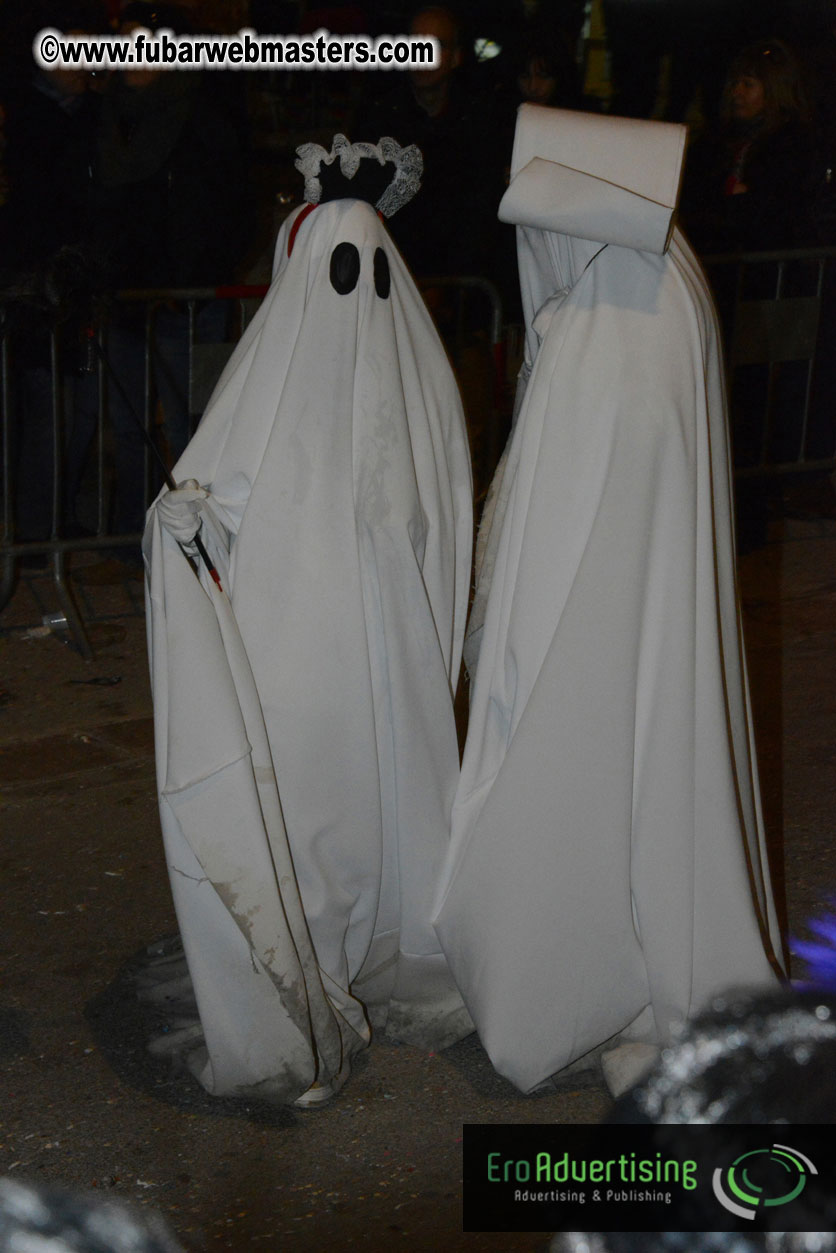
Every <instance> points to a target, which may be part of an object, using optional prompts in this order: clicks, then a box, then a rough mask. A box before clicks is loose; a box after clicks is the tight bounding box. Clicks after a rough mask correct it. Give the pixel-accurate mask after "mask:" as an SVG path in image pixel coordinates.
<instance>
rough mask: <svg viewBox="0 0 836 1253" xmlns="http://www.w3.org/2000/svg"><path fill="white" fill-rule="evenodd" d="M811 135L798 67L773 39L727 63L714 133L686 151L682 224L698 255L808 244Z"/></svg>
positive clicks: (813, 165)
mask: <svg viewBox="0 0 836 1253" xmlns="http://www.w3.org/2000/svg"><path fill="white" fill-rule="evenodd" d="M817 155H818V145H817V133H816V130H815V127H814V125H813V117H812V109H811V106H810V103H809V100H808V93H807V86H806V83H805V81H804V74H803V70H802V66H801V63H800V61H799V59H798V57H797V56H796V54H795V52H794V51H793V49H792V48H790V47H789V45H788V44H785V43H783V42H782V41H780V40H777V39H770V40H765V41H761V42H759V43H755V44H750V45H749V46H748V47H746V48H744V49H743V51H742V52H740V53H739V54H738V55H737V56H736V57H735V58H734V60H733V61H732V63H731V65H730V67H729V71H728V74H727V76H726V83H725V87H724V89H723V97H722V102H721V108H720V120H719V123H718V125H717V126H716V127H715V128H714V129H713V130H711V131H709V132H707V133H706V134H705V135H704V136H703V137H702V138H701V139H699V140H698V141H697V142H696V143H695V144H694V146H693V148H692V150H691V152H690V153H689V156H688V162H687V166H686V172H685V182H684V186H683V194H682V214H681V216H682V223H683V226H684V229H685V231H686V233H687V234H688V236H689V238H690V239H691V241H692V242H693V243H694V245H695V246H696V247H697V249H698V250H700V251H702V252H734V251H737V250H747V251H750V252H755V251H759V250H763V249H770V248H772V249H774V248H793V247H802V246H804V244H805V243H807V242H809V239H810V233H811V229H812V228H811V214H812V208H813V203H814V200H815V196H816V182H817V178H818V177H819V174H820V173H821V171H820V170H819V162H818V160H817Z"/></svg>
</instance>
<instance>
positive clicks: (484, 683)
mask: <svg viewBox="0 0 836 1253" xmlns="http://www.w3.org/2000/svg"><path fill="white" fill-rule="evenodd" d="M684 141H685V128H684V127H679V126H674V125H667V124H662V123H652V122H633V121H624V120H622V119H612V118H603V117H598V116H592V115H586V114H578V113H567V112H564V111H561V110H552V109H545V108H541V107H538V106H533V105H524V106H522V108H521V110H520V113H519V116H518V122H517V131H516V137H515V145H514V155H513V165H512V180H511V183H510V186H509V188H508V191H507V192H506V194H505V197H504V198H503V201H502V204H501V206H500V217H501V218H502V219H503V220H505V221H509V222H514V223H516V224H517V241H518V254H519V267H520V278H521V286H522V298H523V306H524V314H525V321H526V366H525V367H524V371H523V373H524V375H527V374H530V377H529V378H528V382H527V386H525V392H524V396H523V398H522V402H521V404H520V405H519V408H518V416H517V418H516V423H515V426H514V429H513V431H512V435H511V439H510V441H509V446H508V449H507V451H506V454H505V458H504V461H503V462H502V464H501V467H500V470H499V471H498V474H497V478H496V480H495V483H494V486H493V498H492V510H493V514H492V521H490V522H489V523H487V524H486V525H488V526H489V531H488V532H487V534H486V535H485V534H483V535H482V536H481V545H480V547H481V550H482V557H481V572H480V575H479V583H478V587H477V597H476V603H475V607H474V620H473V633H474V639H473V643H474V645H475V644H478V664H477V666H476V673H475V682H474V686H473V694H472V700H471V712H470V724H469V730H468V737H467V743H466V746H465V752H464V760H463V765H462V773H461V778H460V782H459V786H458V791H457V794H456V800H455V803H454V809H453V826H452V839H451V847H450V853H449V855H448V860H447V864H446V866H445V870H444V872H443V876H442V880H441V885H440V891H439V896H438V899H437V916H436V928H437V931H438V934H439V937H440V939H441V943H442V947H443V949H444V951H445V953H446V954H447V958H448V961H449V963H450V966H451V969H452V971H453V973H454V975H455V978H456V981H457V983H458V985H459V989H460V990H461V992H462V994H463V996H464V999H465V1002H466V1004H467V1006H468V1009H469V1010H470V1013H471V1015H472V1017H473V1020H474V1022H475V1024H476V1027H477V1030H478V1032H479V1035H480V1038H481V1040H482V1043H483V1044H484V1047H485V1049H486V1050H487V1052H488V1054H489V1055H490V1057H491V1060H492V1061H493V1064H494V1066H495V1067H496V1068H497V1070H499V1071H500V1072H501V1073H502V1074H504V1075H506V1076H507V1077H508V1078H509V1079H511V1080H512V1081H513V1083H515V1084H516V1085H517V1086H518V1087H519V1088H521V1089H522V1090H524V1091H529V1090H531V1089H532V1088H534V1087H535V1086H536V1085H538V1084H539V1083H540V1082H542V1081H543V1080H544V1079H546V1078H547V1077H549V1076H552V1075H554V1074H555V1073H557V1072H559V1071H560V1070H562V1069H563V1068H564V1067H566V1066H567V1065H569V1064H570V1063H572V1062H574V1061H576V1060H577V1059H579V1058H581V1057H582V1056H583V1055H584V1054H587V1053H589V1052H590V1051H591V1050H593V1049H596V1048H597V1047H598V1046H600V1045H603V1044H604V1042H606V1041H613V1042H614V1043H615V1042H616V1041H618V1042H619V1044H620V1045H621V1048H624V1047H625V1046H624V1042H625V1041H628V1042H630V1043H629V1044H628V1045H627V1046H626V1049H627V1051H629V1050H630V1049H638V1050H639V1051H640V1052H641V1051H642V1050H646V1054H645V1061H647V1060H649V1057H650V1056H651V1055H652V1052H653V1049H654V1047H655V1046H658V1045H660V1044H663V1043H664V1042H665V1041H666V1040H668V1039H670V1038H671V1033H672V1031H673V1030H674V1029H675V1027H676V1024H677V1023H679V1022H681V1021H682V1020H684V1019H687V1018H689V1017H690V1016H691V1015H692V1014H693V1013H694V1012H695V1011H697V1010H700V1009H702V1008H704V1007H705V1006H706V1004H707V1003H708V1002H709V1001H710V999H711V998H712V996H713V995H714V994H716V993H719V992H721V991H722V990H723V989H726V988H727V987H729V986H731V985H737V986H740V985H746V986H758V985H763V986H769V985H771V984H772V985H774V984H775V983H776V979H777V978H778V976H777V975H776V973H775V972H776V969H778V968H779V962H778V958H777V957H776V954H777V953H779V952H780V937H779V931H778V925H777V920H776V913H775V909H774V903H773V900H772V896H771V891H770V880H769V872H768V866H767V859H766V853H765V847H764V838H763V826H762V819H761V813H760V803H759V793H758V782H757V775H756V764H755V756H754V745H753V740H752V730H751V715H750V707H749V699H748V689H747V679H746V669H745V662H744V656H743V650H742V640H741V633H740V620H739V603H738V597H737V591H736V583H735V556H734V542H733V532H732V508H731V488H730V462H729V446H728V435H727V425H726V416H725V400H724V387H723V377H722V361H721V350H720V344H719V338H718V329H717V324H716V318H715V314H714V310H713V306H712V302H711V299H710V295H709V292H708V289H707V286H706V282H705V279H704V277H703V275H702V273H701V271H700V269H699V266H698V264H697V263H696V261H695V259H694V257H693V255H692V253H691V250H690V248H689V246H688V244H687V243H686V241H685V239H684V238H683V237H682V236H681V234H680V233H679V232H678V231H677V230H676V229H672V221H673V215H674V210H675V206H676V200H677V195H678V188H679V180H680V170H681V165H682V158H683V149H684ZM473 651H474V652H476V648H475V647H474V649H473ZM621 1048H620V1049H619V1050H614V1051H621ZM605 1069H606V1068H605Z"/></svg>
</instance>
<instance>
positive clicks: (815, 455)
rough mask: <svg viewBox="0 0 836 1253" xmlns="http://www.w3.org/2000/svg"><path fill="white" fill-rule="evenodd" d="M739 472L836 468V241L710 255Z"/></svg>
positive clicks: (706, 262)
mask: <svg viewBox="0 0 836 1253" xmlns="http://www.w3.org/2000/svg"><path fill="white" fill-rule="evenodd" d="M703 265H704V267H705V269H706V272H707V274H708V277H709V280H710V281H711V284H712V287H713V289H714V295H715V301H716V304H717V308H718V312H719V315H720V321H721V325H722V328H723V338H724V341H725V349H726V365H727V373H728V390H729V408H730V417H731V427H732V445H733V450H734V462H735V473H736V475H737V477H738V478H752V477H772V476H777V475H787V474H797V473H799V472H802V471H804V472H806V471H814V470H833V469H836V353H834V342H836V248H809V249H798V250H794V251H783V252H758V253H737V254H731V255H724V256H707V257H704V258H703Z"/></svg>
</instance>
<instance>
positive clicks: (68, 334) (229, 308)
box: [0, 277, 504, 660]
mask: <svg viewBox="0 0 836 1253" xmlns="http://www.w3.org/2000/svg"><path fill="white" fill-rule="evenodd" d="M421 286H422V287H423V288H425V289H430V288H436V289H442V290H443V291H444V292H445V293H446V296H447V297H449V302H448V313H450V314H451V316H450V318H449V324H448V325H446V326H444V327H442V328H441V330H442V336H443V338H444V339H445V343H446V345H447V348H448V351H449V353H450V356H451V359H452V360H453V361H454V362H455V361H456V359H457V355H458V356H460V355H461V350H462V349H463V348H465V347H466V345H467V344H468V341H469V339H471V338H472V335H473V333H474V330H475V331H476V333H477V335H478V336H479V337H480V339H481V340H482V341H484V344H485V348H486V352H487V353H488V361H489V363H490V368H491V369H492V372H493V374H492V378H491V381H490V385H489V394H490V397H491V401H492V403H493V401H494V400H495V399H496V398H497V397H498V396H499V394H500V389H501V387H502V385H503V383H504V366H503V357H502V351H503V326H502V308H501V303H500V300H499V296H498V294H497V292H496V290H495V288H493V287H492V285H491V284H490V283H487V282H485V281H484V280H482V279H479V278H471V277H463V278H440V279H430V280H427V281H426V282H422V284H421ZM266 291H267V287H266V286H265V285H244V286H235V287H218V288H196V289H178V290H167V289H166V290H144V291H128V292H121V293H119V294H118V295H117V296H116V297H114V298H113V299H111V300H108V301H101V302H97V303H96V304H95V305H94V307H93V309H92V311H91V310H89V309H86V310H85V315H84V316H83V317H81V316H79V314H78V311H75V312H74V313H65V311H64V310H61V309H49V308H47V307H45V306H43V305H42V304H41V305H38V304H36V303H33V302H31V301H29V302H28V303H27V301H26V300H25V299H21V298H20V297H19V296H16V297H14V298H9V299H5V300H4V299H3V298H2V297H0V455H2V531H0V612H2V610H3V609H5V607H6V606H7V604H8V603H9V601H10V599H11V597H12V594H13V592H14V589H15V585H16V579H17V575H18V570H19V564H20V562H21V561H22V560H24V559H26V558H42V559H44V560H45V562H46V570H47V571H48V573H49V574H50V575H51V580H52V585H53V588H54V594H55V596H56V598H57V601H58V604H59V605H60V608H61V611H62V613H63V615H64V618H65V619H66V622H67V628H68V630H69V632H70V634H71V635H72V638H73V640H74V642H75V643H76V645H77V647H78V649H79V651H80V652H81V653H82V655H83V656H84V657H85V658H87V659H88V660H89V659H90V658H92V655H93V652H92V648H91V646H90V642H89V639H88V635H87V632H86V630H85V626H84V621H83V617H82V615H81V614H80V612H79V610H78V607H77V603H76V598H75V596H74V594H73V588H72V578H71V571H70V569H69V565H68V559H69V558H70V556H71V555H72V554H73V553H80V552H84V553H88V552H96V553H101V554H102V555H103V556H106V555H108V554H113V553H115V552H117V551H118V550H120V549H122V550H124V549H126V547H128V546H133V547H134V548H135V549H136V547H137V546H138V544H139V541H140V538H141V534H140V532H139V530H137V529H133V530H125V529H124V528H122V529H119V528H114V526H113V523H112V517H111V515H112V506H113V499H114V469H113V466H114V443H115V441H114V434H113V430H112V421H111V420H110V409H111V406H112V404H113V403H114V397H115V395H116V393H117V391H118V392H119V393H120V394H121V401H122V408H123V411H125V410H126V409H127V408H130V409H131V410H132V411H133V412H134V413H135V417H136V421H137V422H138V423H139V424H140V425H141V426H142V427H143V429H144V431H145V432H146V433H147V435H148V436H149V437H150V439H151V441H152V442H153V443H156V444H157V445H158V446H159V444H160V439H159V435H160V427H159V425H158V417H159V413H160V405H159V400H160V397H159V393H160V390H161V388H162V387H163V385H165V386H167V387H168V388H169V391H171V389H172V388H173V387H174V385H175V383H177V382H178V380H176V379H173V378H172V377H167V373H166V371H167V366H166V362H165V361H164V360H162V359H161V353H160V339H159V336H158V333H157V328H158V323H159V322H160V320H161V319H162V318H164V317H165V316H167V315H168V313H170V312H172V311H175V310H179V311H181V313H182V314H183V315H184V317H183V319H182V320H183V324H184V326H185V327H186V334H185V339H184V343H185V347H186V361H187V368H186V369H185V372H184V373H183V374H182V376H181V378H180V379H179V387H178V391H179V392H182V393H185V394H182V395H181V396H180V400H181V401H182V407H183V409H184V410H185V412H186V414H187V416H188V423H189V429H190V430H193V429H194V427H195V425H196V423H197V421H198V420H199V418H200V415H201V414H202V412H203V410H204V408H205V406H206V403H207V401H208V399H209V396H210V395H211V392H212V389H213V388H214V386H215V383H216V382H217V379H218V378H219V377H220V374H221V372H222V370H223V367H224V365H225V364H226V361H227V360H228V358H229V356H230V354H231V352H232V350H233V348H234V345H235V342H237V339H238V338H239V337H240V335H241V334H242V333H243V330H244V328H245V326H246V325H247V322H248V321H249V319H250V317H251V316H252V314H253V312H254V309H255V307H257V303H258V302H259V301H260V299H261V297H263V295H264V293H265V292H266ZM218 302H222V304H223V308H224V310H225V311H226V314H227V315H228V318H227V320H228V325H227V326H226V328H225V333H224V334H223V336H217V337H213V338H212V339H211V340H210V341H206V340H201V338H200V322H201V317H202V311H203V310H204V309H205V308H206V307H207V306H209V305H217V304H218ZM474 302H475V304H474ZM21 309H23V310H27V309H28V313H27V314H26V315H25V316H24V317H23V318H22V319H21V318H20V317H19V314H20V312H21ZM132 309H133V310H136V313H135V315H134V316H133V317H132V318H131V317H129V318H128V320H129V322H130V324H131V326H132V327H133V328H134V330H135V331H136V334H137V343H138V344H139V349H138V351H139V352H141V371H140V370H139V369H138V370H137V374H139V373H140V372H141V383H140V384H138V386H136V387H135V388H133V389H132V388H127V389H126V388H125V386H124V380H123V379H120V371H119V370H118V369H115V368H114V365H113V363H112V362H111V360H110V355H111V353H110V348H111V342H110V341H111V340H112V338H113V333H114V328H115V327H116V325H117V324H118V323H119V321H120V319H122V320H124V317H125V316H126V315H127V311H129V310H132ZM91 312H92V316H90V314H91ZM33 325H34V327H35V332H34V333H35V337H36V340H37V343H38V345H39V348H38V352H37V353H36V354H35V357H34V359H33V354H32V346H31V345H32V327H33ZM169 374H170V371H169ZM35 378H37V381H38V384H39V389H33V388H32V387H31V386H30V384H31V383H32V381H33V379H35ZM79 380H81V381H80V382H79ZM79 389H80V390H81V391H82V393H83V397H82V402H81V408H82V409H83V410H84V413H83V415H82V416H83V418H84V421H85V422H87V423H88V425H89V428H90V430H91V432H92V433H91V439H90V446H89V451H87V453H86V457H85V462H84V477H83V481H82V480H81V477H80V471H79V482H78V484H76V486H78V487H79V489H80V494H81V498H82V500H81V504H82V511H83V513H84V518H83V522H84V526H85V533H83V534H79V533H78V527H77V526H75V525H74V524H73V518H74V515H73V509H74V505H75V502H74V501H72V500H68V499H67V497H68V494H70V492H71V491H72V485H71V484H68V482H67V474H68V471H67V466H68V455H67V454H68V449H69V450H70V451H71V450H72V445H73V441H74V439H75V431H76V426H77V421H76V420H77V419H78V416H79V415H78V413H77V412H75V411H74V407H75V409H77V408H78V407H79V397H78V395H77V394H76V393H77V392H78V391H79ZM36 390H37V391H38V397H37V400H38V403H37V404H36V405H33V401H32V398H31V393H33V391H36ZM128 392H130V394H127V393H128ZM494 416H495V415H494V414H493V413H492V414H491V415H490V421H489V423H488V426H489V429H491V430H492V429H494V425H495V424H494V423H493V418H494ZM123 420H124V418H123ZM33 440H34V441H35V444H36V445H37V446H36V447H35V449H34V453H33V449H32V448H31V447H30V445H31V444H32V441H33ZM158 451H159V452H160V454H161V455H162V456H163V458H164V459H165V460H166V461H170V460H171V457H170V456H168V455H167V453H166V449H165V448H164V447H162V448H159V447H158ZM35 454H36V455H35ZM24 460H25V461H26V463H27V465H28V466H31V465H33V464H36V465H37V466H38V467H39V468H38V471H37V474H36V473H35V472H34V471H32V472H31V473H30V476H29V478H28V479H27V481H22V479H21V476H20V473H19V470H20V467H21V465H22V463H23V461H24ZM141 460H142V464H141V466H139V467H138V471H137V472H138V474H139V475H141V477H142V483H141V485H139V488H138V490H140V491H141V504H142V506H143V507H147V505H148V504H149V503H150V501H151V500H152V499H153V497H154V496H155V495H156V493H157V491H158V490H159V486H160V485H161V482H162V472H161V470H160V469H158V468H157V467H156V464H155V462H156V457H155V456H154V455H153V454H152V452H151V450H150V449H149V448H148V447H145V448H144V450H143V454H142V458H141ZM38 476H40V477H38ZM35 479H37V481H35ZM36 490H37V491H39V492H40V493H41V495H42V496H43V497H44V500H43V501H42V504H43V509H42V515H43V519H42V520H43V527H42V530H43V534H42V536H41V537H40V538H32V537H31V536H21V533H20V531H21V527H20V515H21V506H22V504H25V503H26V499H27V496H29V495H31V494H32V493H33V492H35V491H36Z"/></svg>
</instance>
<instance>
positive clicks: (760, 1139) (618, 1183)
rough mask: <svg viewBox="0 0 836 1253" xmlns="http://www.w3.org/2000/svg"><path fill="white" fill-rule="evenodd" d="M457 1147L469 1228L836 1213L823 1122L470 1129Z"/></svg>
mask: <svg viewBox="0 0 836 1253" xmlns="http://www.w3.org/2000/svg"><path fill="white" fill-rule="evenodd" d="M785 1139H786V1140H788V1141H790V1143H789V1144H787V1143H785V1142H784V1140H785ZM463 1150H464V1162H463V1165H464V1189H463V1227H464V1230H466V1231H572V1230H586V1231H590V1230H593V1231H672V1230H680V1231H706V1230H713V1229H715V1228H717V1227H719V1226H721V1225H722V1226H723V1228H724V1229H725V1230H738V1231H743V1230H758V1231H768V1230H776V1229H777V1228H778V1227H781V1228H782V1229H784V1230H795V1231H801V1230H807V1229H809V1224H810V1222H811V1221H814V1216H816V1215H819V1216H822V1217H823V1216H824V1214H825V1211H826V1212H828V1213H830V1212H832V1209H834V1208H836V1150H835V1149H834V1144H833V1136H832V1128H829V1127H827V1126H825V1125H821V1126H814V1125H804V1126H801V1125H799V1124H794V1125H792V1127H789V1126H788V1127H787V1128H786V1136H783V1135H782V1136H781V1138H780V1140H779V1139H778V1138H777V1136H776V1134H775V1128H774V1127H773V1128H767V1127H765V1126H763V1125H761V1126H742V1125H737V1124H735V1125H726V1126H721V1125H714V1126H707V1125H704V1124H703V1125H677V1126H673V1125H665V1126H651V1125H648V1124H630V1125H628V1124H611V1125H606V1124H599V1125H595V1126H592V1125H575V1126H561V1125H555V1124H540V1125H538V1124H524V1125H522V1124H479V1125H476V1124H473V1125H468V1126H465V1128H464V1135H463ZM814 1225H815V1222H814Z"/></svg>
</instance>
